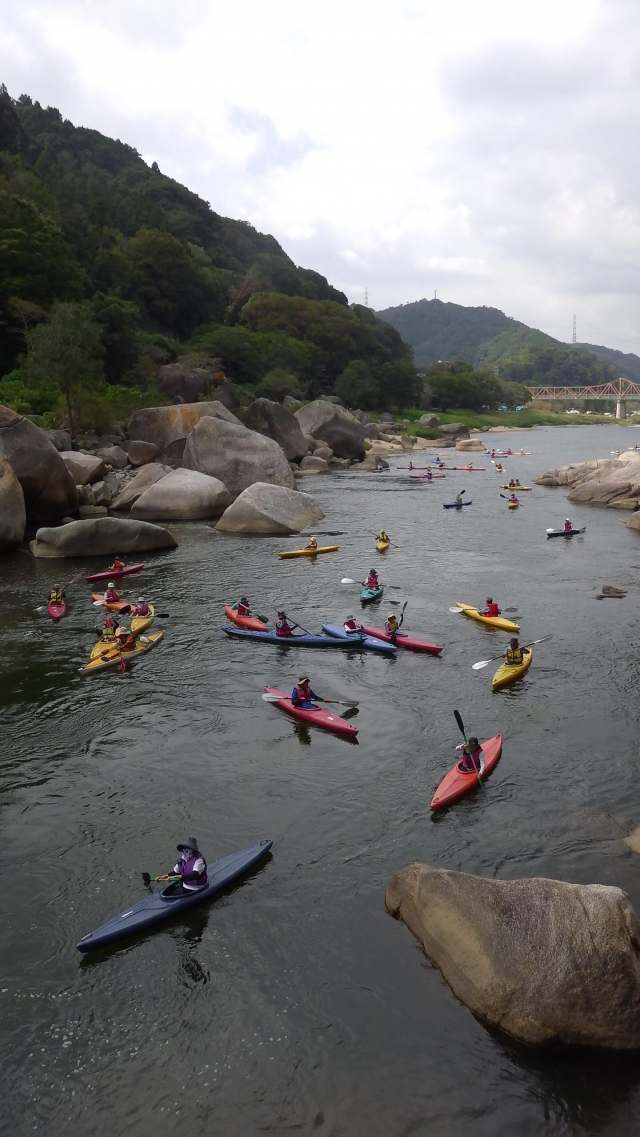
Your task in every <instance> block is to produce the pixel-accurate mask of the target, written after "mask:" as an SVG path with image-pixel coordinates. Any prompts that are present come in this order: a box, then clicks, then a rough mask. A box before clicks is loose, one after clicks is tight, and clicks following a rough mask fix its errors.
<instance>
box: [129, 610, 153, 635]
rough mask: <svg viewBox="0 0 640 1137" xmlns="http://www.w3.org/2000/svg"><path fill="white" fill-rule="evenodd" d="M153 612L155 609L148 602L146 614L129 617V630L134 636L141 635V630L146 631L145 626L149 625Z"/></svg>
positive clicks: (148, 626) (151, 621)
mask: <svg viewBox="0 0 640 1137" xmlns="http://www.w3.org/2000/svg"><path fill="white" fill-rule="evenodd" d="M155 614H156V610H155V608H154V606H153V604H150V605H149V615H148V616H132V617H131V631H132V632H133V634H134V636H140V635H142V633H143V632H146V630H147V628H150V627H151V625H152V623H153V618H154V616H155Z"/></svg>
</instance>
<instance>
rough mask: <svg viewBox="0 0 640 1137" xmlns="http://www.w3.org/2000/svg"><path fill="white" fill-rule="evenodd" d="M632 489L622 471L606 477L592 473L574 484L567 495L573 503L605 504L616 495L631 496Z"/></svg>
mask: <svg viewBox="0 0 640 1137" xmlns="http://www.w3.org/2000/svg"><path fill="white" fill-rule="evenodd" d="M632 489H633V487H632V484H631V482H630V481H629V479H628V478H627V477H625V476H624V474H623V473H622V474H618V473H616V474H611V475H609V476H608V477H607V476H606V475H605V476H599V475H598V474H594V475H592V477H590V478H587V479H586V480H585V481H583V482H580V484H579V485H577V486H575V487H574V489H572V490H571V493H570V494H569V495H568V500H569V501H571V502H573V503H574V505H583V504H585V503H588V504H590V505H607V504H608V503H609V502H610V501H612V500H613V499H614V498H616V497H631V496H632ZM639 492H640V490H639Z"/></svg>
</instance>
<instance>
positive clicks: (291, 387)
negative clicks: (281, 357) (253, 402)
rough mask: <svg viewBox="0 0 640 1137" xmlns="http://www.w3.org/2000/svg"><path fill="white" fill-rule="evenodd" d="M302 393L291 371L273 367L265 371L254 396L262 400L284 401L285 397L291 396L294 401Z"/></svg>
mask: <svg viewBox="0 0 640 1137" xmlns="http://www.w3.org/2000/svg"><path fill="white" fill-rule="evenodd" d="M303 393H304V392H303V390H302V387H301V386H300V382H299V380H298V378H297V377H296V376H295V375H294V374H293V373H292V372H291V371H285V370H284V369H283V368H282V367H273V368H272V369H271V371H267V374H266V375H265V377H264V379H263V380H262V382H261V384H260V386H259V387H258V389H257V391H256V396H257V397H258V398H263V399H284V397H285V395H293V397H294V399H299V398H300V397H301V396H302V395H303Z"/></svg>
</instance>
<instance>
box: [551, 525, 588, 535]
mask: <svg viewBox="0 0 640 1137" xmlns="http://www.w3.org/2000/svg"><path fill="white" fill-rule="evenodd" d="M586 530H587V527H586V525H585V526H584V528H583V529H569V531H568V532H567V531H566V530H564V529H547V537H579V536H580V534H581V533H586Z"/></svg>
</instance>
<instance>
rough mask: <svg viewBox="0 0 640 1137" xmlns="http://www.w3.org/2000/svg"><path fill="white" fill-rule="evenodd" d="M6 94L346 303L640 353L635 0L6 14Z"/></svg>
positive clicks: (142, 3) (110, 4)
mask: <svg viewBox="0 0 640 1137" xmlns="http://www.w3.org/2000/svg"><path fill="white" fill-rule="evenodd" d="M0 21H1V25H0V26H1V27H2V35H1V36H0V80H3V81H4V82H5V83H6V85H7V87H8V88H9V91H10V93H11V94H12V95H13V96H14V97H17V96H18V95H20V94H21V93H23V92H26V93H28V94H30V95H31V96H32V97H33V98H34V99H38V100H39V101H40V102H41V103H43V105H51V106H56V107H58V108H59V110H60V111H61V113H62V114H63V116H64V117H65V118H69V119H71V121H72V122H75V123H77V124H78V125H83V126H89V127H93V128H94V129H97V130H100V131H102V132H103V133H105V134H107V135H109V136H111V137H116V138H120V139H122V140H123V141H125V142H128V143H129V144H130V145H132V146H134V147H135V148H136V149H137V150H138V151H139V152H140V154H141V155H142V156H143V158H144V159H145V160H146V161H148V162H149V163H151V162H153V161H157V163H158V165H159V166H160V169H161V170H162V171H163V173H166V174H169V175H170V176H171V177H174V178H176V179H178V180H179V181H180V182H183V183H184V184H185V185H187V186H188V187H189V188H190V189H192V190H194V191H195V192H197V193H198V194H200V196H202V197H204V198H205V199H206V200H207V201H208V202H209V203H210V204H211V207H212V208H213V209H214V210H215V211H216V212H218V213H222V214H225V215H227V216H229V217H236V218H242V219H244V220H247V221H250V222H251V223H252V224H253V225H255V227H256V228H257V229H260V230H262V231H263V232H268V233H273V234H274V236H275V237H276V238H277V239H278V240H279V242H280V244H281V245H282V246H283V248H284V249H285V250H286V252H287V253H288V254H289V255H290V256H291V257H292V259H293V260H294V261H295V262H296V263H297V264H300V265H303V266H305V267H307V268H313V269H316V270H317V271H319V272H322V273H323V274H324V275H325V276H327V277H328V279H329V280H330V281H331V283H332V284H334V285H335V286H336V287H338V288H341V289H342V290H343V291H344V292H346V294H347V296H348V297H349V299H350V300H351V301H355V302H359V303H362V302H363V301H364V298H365V289H366V290H368V301H369V304H370V305H371V306H372V307H374V308H377V309H379V308H384V307H387V306H389V305H393V304H401V303H406V302H409V301H412V300H418V299H421V298H422V297H427V298H431V297H432V296H433V295H434V291H435V290H436V289H437V296H438V299H440V300H445V301H446V300H449V301H453V302H455V303H458V304H468V305H488V306H493V307H497V308H501V309H502V310H503V311H505V312H506V313H507V314H508V315H510V316H513V317H515V318H517V319H520V320H523V321H524V322H525V323H527V324H530V325H532V326H534V327H539V328H542V329H543V330H544V331H546V332H548V333H549V334H551V335H553V336H556V337H557V338H558V339H562V340H570V338H571V328H572V319H573V314H574V313H575V314H576V319H577V338H578V340H579V341H585V342H590V343H601V344H606V345H607V346H609V347H616V348H619V349H620V350H622V351H636V352H639V353H640V323H639V321H638V292H639V289H640V194H639V192H638V191H639V189H640V145H639V144H638V138H639V137H640V132H639V130H638V126H639V125H640V123H639V119H640V85H639V84H638V74H639V65H640V4H639V3H638V0H535V2H534V3H531V2H529V0H481V2H480V0H448V2H446V3H445V2H443V0H366V2H365V0H322V3H318V2H314V0H306V2H304V0H298V2H297V3H294V2H293V0H271V2H270V3H266V2H264V0H244V3H242V4H233V3H229V2H228V0H227V2H226V3H221V2H219V0H180V2H176V0H154V2H153V3H152V2H151V0H102V2H101V3H97V2H96V0H75V2H74V0H20V3H19V4H15V3H13V2H12V0H0Z"/></svg>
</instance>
